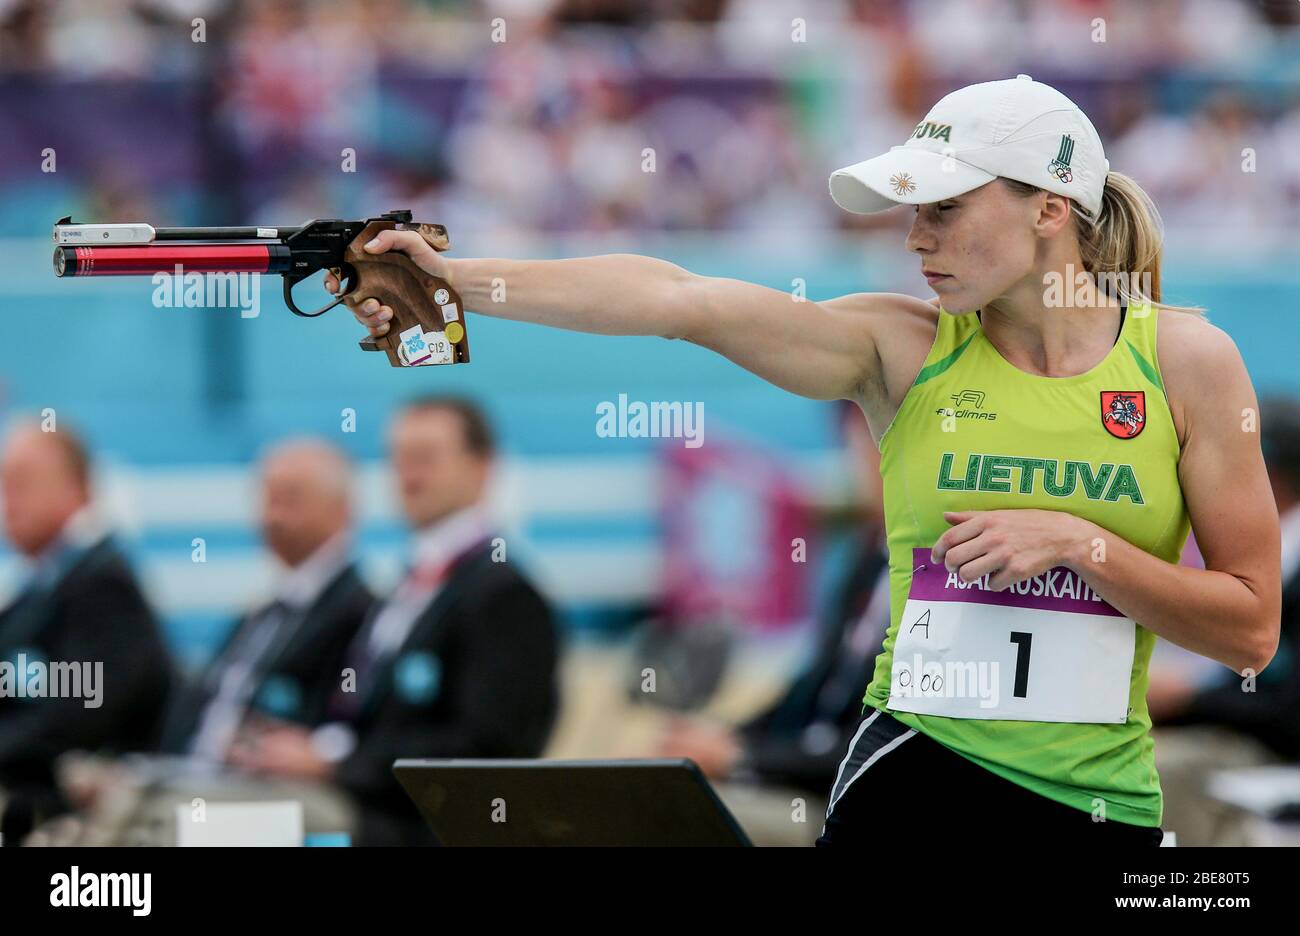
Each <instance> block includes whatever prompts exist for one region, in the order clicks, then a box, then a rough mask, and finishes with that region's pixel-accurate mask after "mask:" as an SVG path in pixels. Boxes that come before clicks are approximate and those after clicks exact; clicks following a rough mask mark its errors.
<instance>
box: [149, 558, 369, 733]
mask: <svg viewBox="0 0 1300 936" xmlns="http://www.w3.org/2000/svg"><path fill="white" fill-rule="evenodd" d="M374 601H375V597H374V595H372V594H371V592H370V589H368V588H367V587H366V584H365V582H364V581H362V579H361V576H360V575H358V574H357V570H356V566H355V565H353V564H349V565H347V566H346V567H345V568H344V569H342V570H341V571H340V572H339V573H338V574H337V575H335V576H334V578H333V579H331V580H330V581H329V583H328V584H327V585H326V586H325V588H324V589H323V590H322V591H321V593H320V594H319V595H318V596H317V597H316V600H315V601H314V602H312V604H311V606H310V607H308V608H307V609H306V611H304V612H303V613H302V614H301V615H292V616H290V617H289V618H288V619H287V620H286V621H285V626H284V629H283V633H282V634H278V635H276V637H275V638H273V640H272V643H271V645H270V646H269V647H268V648H267V650H266V652H264V653H263V655H262V657H261V659H259V660H258V661H257V663H256V666H255V668H254V672H253V673H252V675H251V677H250V678H251V679H252V680H253V683H254V685H253V689H252V693H251V695H250V697H249V698H250V702H249V705H250V707H251V708H253V709H255V710H257V711H260V712H262V713H264V714H267V715H271V716H273V717H275V718H279V719H283V720H285V721H291V722H296V723H299V724H302V725H306V726H309V727H314V726H316V725H318V724H320V722H321V720H322V718H323V717H324V711H325V705H326V703H327V702H328V701H329V697H330V694H331V693H332V692H333V691H334V689H335V687H336V686H337V685H338V682H339V671H340V670H341V669H342V666H343V664H342V659H343V653H344V651H345V650H346V649H347V647H348V644H349V643H351V641H352V638H353V637H355V636H356V633H357V630H358V629H359V628H360V627H361V624H362V622H363V621H364V620H365V618H366V614H367V613H368V612H369V610H370V607H371V606H372V605H373V604H374ZM254 620H255V616H254V615H249V616H245V617H244V618H242V619H240V621H239V623H238V624H236V625H235V627H234V628H233V629H232V630H231V633H230V636H229V637H228V638H227V639H226V642H225V644H224V645H223V646H222V648H221V649H220V650H219V651H218V652H217V654H216V655H215V656H214V657H213V658H212V662H210V663H209V664H208V666H207V667H205V668H204V670H203V672H202V673H200V674H199V676H198V677H197V678H195V679H193V680H191V681H189V682H188V683H186V684H185V685H183V686H181V687H180V689H179V690H178V692H177V693H176V694H175V698H174V699H173V700H172V702H171V705H170V706H169V710H168V713H167V728H166V731H165V732H164V735H163V739H162V744H161V747H162V749H163V750H164V751H168V752H171V753H177V754H182V753H185V752H186V751H187V750H188V749H189V746H190V743H191V741H192V739H193V736H194V733H195V731H197V730H198V727H199V722H200V719H201V718H202V716H203V710H204V709H205V708H206V706H207V704H208V703H209V702H210V701H212V698H213V696H214V695H215V694H216V688H217V687H218V685H219V684H220V678H221V673H222V671H224V670H225V668H226V667H227V666H228V665H229V664H230V657H231V653H232V651H235V650H236V649H237V648H238V646H239V641H240V639H241V638H242V637H245V636H246V634H245V631H246V629H247V628H248V626H249V625H250V623H251V622H252V621H254Z"/></svg>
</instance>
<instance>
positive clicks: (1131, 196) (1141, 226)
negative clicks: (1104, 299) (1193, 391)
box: [1003, 172, 1205, 316]
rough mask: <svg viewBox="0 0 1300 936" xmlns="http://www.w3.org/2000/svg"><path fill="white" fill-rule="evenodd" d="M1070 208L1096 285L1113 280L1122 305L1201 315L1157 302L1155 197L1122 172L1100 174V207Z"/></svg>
mask: <svg viewBox="0 0 1300 936" xmlns="http://www.w3.org/2000/svg"><path fill="white" fill-rule="evenodd" d="M1003 181H1004V182H1006V183H1007V184H1008V185H1010V186H1011V188H1012V190H1013V191H1017V192H1020V193H1022V194H1026V195H1027V194H1031V193H1034V192H1040V191H1043V189H1040V188H1038V187H1037V186H1034V185H1027V184H1026V183H1023V182H1016V181H1013V180H1011V179H1004V180H1003ZM1070 207H1071V209H1072V210H1073V213H1074V216H1075V219H1076V222H1077V223H1076V225H1075V228H1076V231H1077V233H1078V238H1079V255H1080V257H1081V258H1082V260H1083V266H1084V269H1085V270H1087V271H1088V272H1089V273H1091V274H1093V275H1094V276H1095V277H1096V278H1097V280H1098V282H1099V285H1100V284H1106V285H1107V288H1110V284H1114V292H1115V293H1116V295H1117V296H1118V298H1119V299H1121V300H1122V301H1123V302H1124V304H1125V305H1134V304H1139V305H1140V304H1144V303H1150V305H1152V306H1153V307H1155V308H1158V309H1171V310H1174V311H1177V312H1189V313H1191V314H1193V315H1200V316H1204V315H1205V310H1204V309H1200V308H1196V307H1194V306H1174V305H1169V304H1168V303H1164V302H1161V301H1160V265H1161V260H1162V258H1163V254H1164V228H1163V227H1162V225H1161V223H1160V212H1159V211H1158V210H1157V209H1156V205H1155V202H1153V201H1152V200H1151V196H1150V195H1148V194H1147V193H1146V192H1145V191H1143V189H1142V186H1140V185H1138V184H1137V182H1136V181H1134V180H1133V179H1132V178H1130V177H1129V176H1126V175H1124V174H1123V173H1122V172H1108V173H1106V187H1105V189H1104V190H1103V191H1102V194H1101V210H1100V211H1099V212H1098V213H1097V217H1095V218H1094V217H1092V216H1091V215H1089V214H1088V212H1087V211H1086V210H1084V209H1083V208H1081V207H1080V206H1079V205H1078V203H1076V202H1074V201H1073V200H1071V202H1070Z"/></svg>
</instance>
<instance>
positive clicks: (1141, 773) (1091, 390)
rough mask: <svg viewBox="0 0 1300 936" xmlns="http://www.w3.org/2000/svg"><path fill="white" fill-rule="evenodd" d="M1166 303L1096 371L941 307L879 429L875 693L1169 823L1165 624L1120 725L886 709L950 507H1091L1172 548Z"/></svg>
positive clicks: (1112, 523) (989, 751)
mask: <svg viewBox="0 0 1300 936" xmlns="http://www.w3.org/2000/svg"><path fill="white" fill-rule="evenodd" d="M1157 319H1158V312H1157V310H1156V309H1154V308H1152V307H1151V306H1146V305H1144V306H1133V307H1132V308H1129V309H1128V310H1127V311H1126V313H1125V315H1124V321H1123V325H1122V327H1121V329H1120V335H1119V338H1118V340H1117V341H1116V343H1115V345H1114V347H1112V348H1111V350H1110V352H1109V353H1108V354H1107V355H1106V357H1105V359H1104V360H1102V361H1101V363H1099V364H1098V365H1097V366H1096V367H1094V368H1093V369H1092V370H1090V371H1088V372H1086V373H1083V374H1078V375H1076V376H1073V377H1041V376H1036V375H1033V374H1028V373H1026V372H1024V371H1022V370H1020V369H1019V368H1017V367H1015V366H1013V365H1012V364H1011V363H1009V362H1008V361H1007V360H1006V359H1005V358H1003V357H1002V355H1001V354H1000V353H999V352H998V351H997V349H996V348H994V347H993V345H992V343H991V342H990V341H989V340H988V338H987V337H986V336H985V334H984V331H983V328H982V327H981V323H980V320H979V318H978V313H976V312H970V313H967V314H964V315H952V314H950V313H948V312H943V311H941V312H940V314H939V321H938V328H937V330H936V332H935V337H934V343H933V346H932V347H931V349H930V353H929V354H928V355H927V356H926V358H925V362H924V364H923V365H922V367H921V370H920V372H919V373H918V374H917V376H916V380H915V381H914V382H913V383H912V386H911V388H910V389H909V390H908V392H907V395H906V397H905V398H904V400H903V403H902V406H901V407H900V408H899V410H898V412H897V414H896V415H895V417H894V419H893V421H892V422H891V423H890V425H889V427H888V428H887V429H886V430H885V434H884V436H883V437H882V438H881V440H880V453H881V462H880V470H881V474H882V476H883V481H884V506H885V516H886V527H887V531H888V542H889V556H890V608H891V614H890V624H889V629H888V631H887V632H886V635H885V640H884V649H883V651H882V652H881V654H880V655H879V656H878V657H877V658H876V667H875V674H874V678H873V679H872V680H871V683H870V685H869V686H868V687H867V693H866V697H865V699H864V701H865V703H866V704H867V705H870V706H873V707H875V708H877V709H881V710H884V711H887V712H890V713H891V714H892V715H893V716H894V717H895V718H897V719H898V720H899V721H901V722H903V723H904V724H906V725H908V726H910V727H912V728H915V729H916V730H917V731H919V732H921V733H922V734H925V735H928V736H930V737H931V738H933V739H934V740H936V741H938V742H940V743H941V744H943V745H945V746H946V747H948V748H950V749H952V750H954V751H956V752H957V753H959V754H962V755H963V756H965V757H966V758H968V759H970V760H972V761H974V762H975V763H977V764H979V765H981V766H982V767H985V768H987V769H988V770H991V771H993V772H994V773H996V774H998V775H999V776H1002V777H1004V778H1006V779H1007V780H1010V781H1012V782H1014V783H1017V784H1019V785H1021V786H1023V787H1027V788H1028V789H1030V790H1033V791H1034V792H1036V793H1039V794H1041V795H1043V796H1046V797H1048V798H1050V799H1052V800H1056V801H1058V802H1061V803H1065V804H1068V805H1070V806H1074V807H1076V808H1078V809H1082V810H1086V811H1098V812H1099V811H1100V810H1098V809H1097V807H1098V805H1099V803H1104V815H1105V817H1106V818H1108V819H1113V820H1118V821H1120V822H1128V823H1133V824H1135V825H1143V826H1156V825H1159V824H1160V818H1161V812H1162V802H1161V794H1160V780H1159V777H1158V775H1157V774H1156V768H1155V752H1154V744H1153V742H1152V739H1151V736H1150V731H1149V729H1150V727H1151V720H1150V717H1149V716H1148V714H1147V706H1146V690H1147V665H1148V663H1149V661H1150V658H1151V650H1152V647H1153V645H1154V643H1155V635H1154V634H1152V633H1151V632H1150V631H1148V630H1146V629H1145V628H1144V627H1142V626H1141V621H1136V622H1134V623H1135V625H1136V628H1135V634H1136V636H1135V647H1134V654H1133V664H1132V673H1131V678H1130V681H1129V704H1128V717H1127V721H1125V722H1124V723H1122V724H1119V723H1110V724H1081V723H1073V722H1047V721H1012V720H994V719H987V718H949V717H941V716H936V715H923V714H917V713H913V712H904V711H898V710H894V709H891V708H889V705H888V701H889V693H890V678H891V673H892V672H893V666H892V664H893V659H892V657H893V647H894V643H895V638H896V636H897V634H898V629H899V621H900V619H901V617H902V613H903V608H904V604H905V603H906V601H907V599H908V595H909V592H910V590H911V586H912V570H913V549H915V548H918V547H924V548H926V549H929V548H930V547H931V546H933V545H934V543H935V541H936V540H937V539H938V538H939V537H940V535H941V534H943V533H944V532H945V531H946V530H948V529H950V528H951V526H952V525H951V524H949V523H948V522H947V521H945V520H944V518H943V512H944V511H959V510H999V509H1019V508H1040V509H1047V510H1063V511H1068V512H1069V513H1072V514H1075V515H1077V516H1080V517H1084V518H1086V519H1088V520H1091V521H1093V522H1094V523H1097V524H1098V525H1099V526H1101V527H1104V528H1105V529H1107V530H1109V531H1111V532H1112V533H1115V534H1116V535H1118V536H1120V537H1123V538H1124V539H1126V540H1128V541H1129V542H1131V543H1133V544H1134V545H1136V546H1138V547H1139V548H1141V549H1144V550H1146V551H1147V552H1149V553H1152V554H1153V555H1156V556H1159V557H1160V558H1161V559H1164V560H1166V561H1168V562H1177V561H1178V560H1179V557H1180V555H1181V553H1182V549H1183V545H1184V544H1185V542H1186V540H1187V535H1188V532H1189V530H1190V527H1191V524H1190V521H1189V518H1188V515H1187V509H1186V505H1185V504H1184V502H1183V495H1182V490H1181V488H1180V486H1179V481H1178V458H1179V454H1180V449H1179V443H1178V437H1177V434H1176V432H1175V429H1174V423H1173V419H1172V417H1171V415H1170V412H1169V406H1168V403H1167V401H1166V399H1165V394H1164V386H1163V383H1162V382H1161V379H1160V371H1159V367H1158V363H1157V357H1156V322H1157Z"/></svg>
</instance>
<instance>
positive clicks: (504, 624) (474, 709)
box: [336, 543, 559, 845]
mask: <svg viewBox="0 0 1300 936" xmlns="http://www.w3.org/2000/svg"><path fill="white" fill-rule="evenodd" d="M366 634H367V631H366V630H365V629H363V630H362V634H361V635H360V636H359V637H358V641H359V642H360V641H364V639H365V636H366ZM558 656H559V647H558V635H557V628H556V622H555V618H554V615H553V614H552V612H551V609H550V607H549V605H548V604H547V602H546V600H545V599H544V598H543V597H542V596H541V595H540V594H539V593H538V592H537V590H536V589H535V588H533V586H532V585H531V584H530V583H529V581H528V580H527V579H525V578H524V577H523V575H521V574H520V573H519V572H518V571H517V570H516V568H515V567H514V566H512V565H510V564H509V563H505V562H493V561H492V549H491V546H490V545H489V544H486V543H485V544H483V545H481V546H479V547H477V548H475V549H472V550H470V551H469V552H468V553H466V554H465V555H463V556H462V557H461V558H460V559H459V560H458V561H457V562H456V563H455V564H454V565H453V567H452V568H451V570H450V571H449V573H448V577H447V580H446V582H445V584H444V585H443V587H442V589H441V590H440V591H439V592H438V594H437V596H436V597H435V598H434V599H433V601H432V602H430V604H429V607H427V608H426V609H425V610H424V611H423V612H422V613H421V614H420V616H419V618H418V619H417V620H416V621H415V622H414V624H413V626H412V628H411V631H410V633H409V634H408V635H407V637H406V640H405V641H404V642H403V643H402V645H401V647H400V648H399V649H398V651H397V652H396V653H394V654H391V655H390V656H389V657H388V658H387V659H385V660H384V661H383V662H381V663H379V664H377V665H376V666H375V668H374V670H373V671H372V672H371V673H369V674H368V676H367V678H366V679H365V684H364V685H363V684H362V683H361V681H360V680H359V681H358V685H357V691H358V692H359V693H361V696H360V697H359V698H358V699H357V704H358V705H359V706H360V710H359V713H358V715H357V716H356V719H355V721H354V723H353V727H354V729H355V731H356V733H357V738H358V741H357V747H356V749H355V750H354V751H353V753H352V754H351V755H350V756H349V757H348V758H347V759H345V760H344V761H342V762H341V763H340V764H339V766H338V770H337V773H336V781H337V782H338V783H339V785H341V786H342V787H343V788H344V789H345V790H347V791H348V792H349V793H350V794H351V795H352V797H353V798H354V800H355V802H356V803H357V804H358V806H359V807H360V809H361V822H360V829H359V831H358V834H357V838H356V843H357V844H358V845H378V844H429V843H432V836H431V835H430V833H429V832H428V831H427V829H426V827H425V825H424V822H423V820H422V819H421V818H420V817H419V814H418V813H417V812H416V810H415V806H414V805H413V804H412V803H411V801H410V800H409V799H408V798H407V796H406V794H405V792H404V791H403V790H402V788H401V786H400V785H399V784H398V782H397V780H396V779H395V778H394V777H393V772H392V767H393V761H395V760H397V759H398V758H401V757H537V756H539V755H540V754H541V753H542V751H543V749H544V748H545V746H546V741H547V738H548V737H549V735H550V731H551V727H552V724H553V722H554V720H555V716H556V712H557V710H558V707H559V690H558V686H557V673H556V670H557V662H558Z"/></svg>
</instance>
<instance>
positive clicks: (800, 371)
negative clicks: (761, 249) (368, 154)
mask: <svg viewBox="0 0 1300 936" xmlns="http://www.w3.org/2000/svg"><path fill="white" fill-rule="evenodd" d="M447 264H448V269H449V273H450V276H449V277H448V279H449V280H450V282H451V283H452V285H453V286H455V288H456V290H457V291H458V292H459V293H460V295H461V298H462V299H463V300H464V302H465V306H466V308H468V309H470V310H471V311H474V312H477V313H479V314H482V315H491V316H495V317H498V318H506V319H512V320H514V321H521V322H534V323H536V324H539V325H548V326H551V327H554V328H564V329H569V330H572V331H581V332H590V333H593V334H602V335H656V336H658V337H661V338H680V339H684V340H686V341H690V342H692V343H694V344H698V345H701V346H702V347H706V348H709V349H711V350H713V351H716V352H717V353H719V354H721V355H723V356H724V357H726V358H728V359H730V360H732V361H734V362H735V363H737V364H739V365H740V366H741V367H744V368H745V369H746V370H748V371H751V372H752V373H754V374H756V375H758V376H759V377H762V378H763V379H764V380H767V381H769V382H771V383H773V384H775V385H777V386H778V387H781V388H783V389H786V390H789V391H791V392H793V393H797V394H799V395H800V396H806V397H812V398H814V399H822V400H830V399H841V398H854V397H856V396H857V395H858V394H859V393H860V392H861V388H862V386H863V385H864V384H866V383H868V382H872V381H874V380H875V379H876V377H877V376H878V373H879V368H880V359H879V355H878V353H877V351H876V345H875V342H874V340H873V336H872V324H873V320H874V318H875V317H874V316H873V315H872V314H871V312H873V311H885V310H886V309H887V307H889V306H890V303H891V302H894V303H896V302H897V301H898V300H900V299H903V298H904V297H893V296H886V295H885V294H871V295H867V294H859V295H854V296H845V297H842V298H840V299H833V300H830V301H828V302H821V303H818V302H812V301H810V300H806V299H803V298H802V297H798V298H796V297H795V296H793V295H791V294H790V293H785V292H781V291H779V290H775V289H769V288H767V287H764V286H758V285H756V284H753V283H746V282H743V281H741V280H735V279H728V278H725V277H712V276H700V275H697V274H695V273H692V272H690V271H689V270H686V269H683V268H682V267H680V266H678V265H676V264H674V263H670V262H668V261H666V260H659V259H656V258H654V257H644V256H639V255H636V254H608V255H604V256H598V257H579V258H574V259H567V260H500V259H462V258H455V259H448V260H447ZM911 301H916V300H911Z"/></svg>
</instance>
